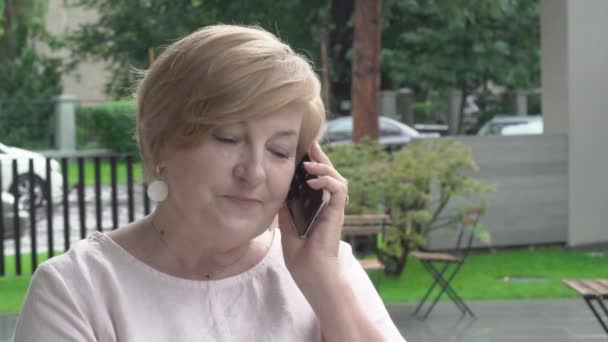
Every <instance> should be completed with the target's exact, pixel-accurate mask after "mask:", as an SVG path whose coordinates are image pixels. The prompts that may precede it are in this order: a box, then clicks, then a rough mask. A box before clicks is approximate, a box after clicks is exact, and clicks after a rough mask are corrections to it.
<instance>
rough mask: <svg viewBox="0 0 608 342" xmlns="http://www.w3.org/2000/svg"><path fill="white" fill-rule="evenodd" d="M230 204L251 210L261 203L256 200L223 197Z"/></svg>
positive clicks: (240, 197)
mask: <svg viewBox="0 0 608 342" xmlns="http://www.w3.org/2000/svg"><path fill="white" fill-rule="evenodd" d="M224 197H225V198H226V199H227V200H228V201H229V202H230V203H231V204H233V205H235V206H237V207H239V208H242V209H252V208H255V207H257V206H259V205H261V204H262V201H260V200H258V199H256V198H250V197H242V196H230V195H228V196H224Z"/></svg>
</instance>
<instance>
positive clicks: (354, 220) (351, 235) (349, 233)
mask: <svg viewBox="0 0 608 342" xmlns="http://www.w3.org/2000/svg"><path fill="white" fill-rule="evenodd" d="M390 224H391V219H390V217H389V216H388V215H385V214H365V215H345V216H344V227H343V229H342V239H343V240H344V241H346V242H348V243H349V244H350V245H351V246H352V248H353V251H354V252H355V253H357V252H358V251H359V247H360V242H361V240H362V239H363V240H364V239H365V238H369V237H375V236H376V235H378V234H380V233H381V234H385V233H386V228H387V227H388V225H390ZM375 245H376V243H375V240H374V241H373V246H375Z"/></svg>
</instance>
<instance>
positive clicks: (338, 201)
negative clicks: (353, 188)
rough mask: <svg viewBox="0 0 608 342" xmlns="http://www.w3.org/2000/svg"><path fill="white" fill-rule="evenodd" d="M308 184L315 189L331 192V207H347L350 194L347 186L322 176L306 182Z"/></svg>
mask: <svg viewBox="0 0 608 342" xmlns="http://www.w3.org/2000/svg"><path fill="white" fill-rule="evenodd" d="M306 183H308V185H309V186H310V187H311V188H313V189H317V190H318V189H325V190H327V191H329V193H330V195H331V197H330V199H329V206H339V207H342V208H344V207H345V204H346V196H347V192H348V189H347V187H346V184H344V183H342V182H340V181H338V180H337V179H335V178H333V177H330V176H321V177H318V178H314V179H309V180H307V181H306Z"/></svg>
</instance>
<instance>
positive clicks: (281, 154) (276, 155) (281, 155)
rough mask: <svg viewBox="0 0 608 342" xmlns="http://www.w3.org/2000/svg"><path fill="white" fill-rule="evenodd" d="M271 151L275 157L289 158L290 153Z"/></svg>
mask: <svg viewBox="0 0 608 342" xmlns="http://www.w3.org/2000/svg"><path fill="white" fill-rule="evenodd" d="M270 153H272V154H273V155H274V156H275V157H278V158H281V159H289V153H286V152H283V151H279V150H270Z"/></svg>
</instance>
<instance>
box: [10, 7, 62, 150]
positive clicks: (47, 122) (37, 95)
mask: <svg viewBox="0 0 608 342" xmlns="http://www.w3.org/2000/svg"><path fill="white" fill-rule="evenodd" d="M0 4H1V6H0V7H3V8H4V11H0V27H2V28H3V29H2V30H1V31H0V136H2V142H3V143H6V144H8V145H17V146H20V147H26V148H34V149H36V148H49V147H50V146H51V145H52V140H53V136H52V135H51V132H53V131H54V129H53V125H54V122H53V118H54V115H53V114H54V108H55V104H54V97H55V96H57V95H59V94H61V71H62V64H61V61H60V60H59V59H57V58H50V57H45V56H42V55H40V54H39V53H38V52H37V51H36V49H35V48H34V44H33V41H34V40H36V41H38V42H43V43H49V44H50V45H53V42H55V41H54V38H53V37H51V36H50V35H49V34H48V33H47V32H46V31H45V30H44V25H43V23H44V20H43V18H44V13H45V11H46V2H44V1H39V0H24V1H11V0H2V1H0Z"/></svg>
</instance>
